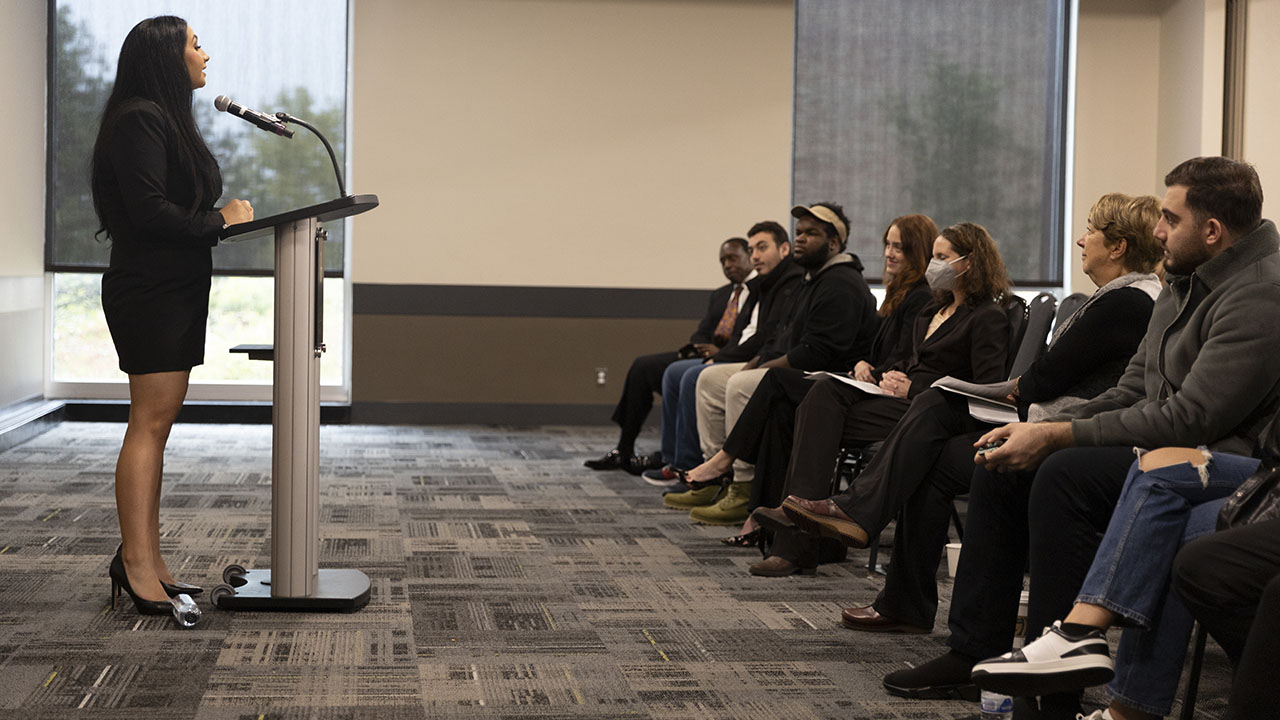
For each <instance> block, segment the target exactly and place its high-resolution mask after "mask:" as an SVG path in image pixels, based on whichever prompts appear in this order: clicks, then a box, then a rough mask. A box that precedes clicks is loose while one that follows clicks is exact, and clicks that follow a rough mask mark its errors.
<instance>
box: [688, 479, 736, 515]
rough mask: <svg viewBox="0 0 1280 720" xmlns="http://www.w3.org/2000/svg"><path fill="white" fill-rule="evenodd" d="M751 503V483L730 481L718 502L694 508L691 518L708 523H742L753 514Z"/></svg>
mask: <svg viewBox="0 0 1280 720" xmlns="http://www.w3.org/2000/svg"><path fill="white" fill-rule="evenodd" d="M750 503H751V483H749V482H736V483H730V485H729V487H728V489H727V490H725V492H724V494H723V495H721V496H720V500H719V501H718V502H716V504H714V505H707V506H704V507H695V508H693V510H691V511H690V512H689V519H690V520H692V521H694V522H699V523H705V524H707V525H741V524H742V523H743V522H745V521H746V519H747V516H748V515H750V514H751V511H750V510H748V508H747V506H748V505H749V504H750Z"/></svg>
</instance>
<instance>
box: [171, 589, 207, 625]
mask: <svg viewBox="0 0 1280 720" xmlns="http://www.w3.org/2000/svg"><path fill="white" fill-rule="evenodd" d="M169 602H170V603H172V604H173V620H174V622H176V623H178V624H179V625H181V626H182V627H195V624H196V623H198V622H200V606H199V605H196V601H195V600H192V599H191V596H190V595H188V594H186V593H179V594H178V595H177V596H175V597H172V598H170V599H169Z"/></svg>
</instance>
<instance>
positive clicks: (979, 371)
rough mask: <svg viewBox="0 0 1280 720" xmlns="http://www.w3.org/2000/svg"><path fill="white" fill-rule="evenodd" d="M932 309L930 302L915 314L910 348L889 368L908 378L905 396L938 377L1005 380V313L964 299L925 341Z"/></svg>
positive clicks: (934, 306)
mask: <svg viewBox="0 0 1280 720" xmlns="http://www.w3.org/2000/svg"><path fill="white" fill-rule="evenodd" d="M937 312H938V305H937V304H935V303H930V304H929V305H928V306H926V307H925V309H924V310H922V311H921V312H920V315H919V316H918V317H916V326H915V352H914V353H913V354H912V356H911V358H910V359H909V360H908V361H904V362H900V363H898V365H897V366H896V367H892V368H889V369H890V370H900V371H902V372H904V373H906V374H907V377H909V378H911V389H910V390H909V391H907V397H915V396H916V395H919V394H920V393H922V392H924V391H925V390H928V389H929V386H930V385H932V384H933V382H934V381H935V380H937V379H939V378H941V377H943V376H946V375H950V376H951V377H954V378H959V379H961V380H967V381H968V382H975V383H991V382H999V381H1001V380H1004V379H1005V366H1006V363H1007V361H1008V360H1009V316H1008V315H1007V314H1006V313H1005V311H1004V308H1002V307H1000V305H999V304H998V303H995V302H992V301H990V300H987V301H985V302H981V303H978V304H976V305H970V304H969V303H964V304H962V305H961V306H960V307H958V308H956V311H955V314H953V315H952V316H951V317H949V318H947V319H946V321H945V322H943V323H942V325H941V327H939V328H938V329H937V330H935V331H934V333H933V334H932V335H930V336H929V338H928V339H927V340H926V339H925V337H924V333H925V331H926V330H928V329H929V321H930V320H932V319H933V316H934V314H935V313H937Z"/></svg>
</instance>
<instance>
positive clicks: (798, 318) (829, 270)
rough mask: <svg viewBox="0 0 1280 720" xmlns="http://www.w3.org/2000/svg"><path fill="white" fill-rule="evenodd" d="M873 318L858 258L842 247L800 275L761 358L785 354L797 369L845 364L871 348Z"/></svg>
mask: <svg viewBox="0 0 1280 720" xmlns="http://www.w3.org/2000/svg"><path fill="white" fill-rule="evenodd" d="M876 320H877V318H876V301H875V298H874V297H872V295H871V288H869V287H867V281H866V280H865V279H863V277H862V262H861V261H860V260H858V256H857V255H852V254H848V253H841V254H839V255H836V256H835V257H834V258H832V259H831V260H830V261H829V262H828V263H827V264H826V265H824V266H822V268H820V269H819V270H817V271H816V272H811V273H808V274H806V275H805V277H804V279H803V280H802V281H801V284H800V287H799V289H797V290H796V292H795V295H794V297H793V301H792V307H791V311H790V312H789V313H788V315H787V320H786V322H785V323H784V324H783V326H782V328H781V329H780V330H779V331H778V333H776V334H775V335H774V336H773V337H772V338H771V339H770V340H768V341H767V342H766V343H765V346H764V347H763V348H762V349H761V351H760V362H762V363H764V362H768V361H770V360H773V359H774V358H777V357H781V356H783V355H786V356H787V362H788V363H789V364H790V365H791V367H793V368H796V369H799V370H808V371H812V370H831V371H835V372H839V371H844V370H848V369H850V368H851V367H852V366H853V365H854V363H856V362H858V360H861V359H862V358H864V357H866V356H867V354H868V353H869V351H870V350H871V341H872V339H873V338H874V337H875V335H876V331H877V329H878V328H879V323H878V322H876Z"/></svg>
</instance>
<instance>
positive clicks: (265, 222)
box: [209, 195, 378, 610]
mask: <svg viewBox="0 0 1280 720" xmlns="http://www.w3.org/2000/svg"><path fill="white" fill-rule="evenodd" d="M377 206H378V197H377V196H376V195H348V196H346V197H340V198H338V199H336V200H330V201H327V202H323V203H320V204H317V205H312V206H310V207H304V208H299V209H297V210H291V211H289V212H285V213H280V214H279V215H273V216H271V217H265V218H261V219H258V220H254V221H252V222H248V223H241V224H238V225H232V226H230V227H228V228H226V229H225V230H223V232H222V234H221V238H222V239H224V240H227V241H229V242H245V241H252V240H259V239H265V238H266V237H267V236H272V237H274V238H275V337H274V344H273V345H271V346H260V345H251V346H240V347H238V348H235V349H233V350H232V351H233V352H247V353H248V354H249V357H250V359H253V360H273V361H274V368H273V370H272V383H271V568H270V569H246V568H243V567H241V566H239V565H231V566H228V567H227V568H226V569H225V570H223V573H222V579H223V581H224V582H223V584H221V585H218V586H216V587H214V588H212V589H211V590H210V593H209V599H210V600H211V601H212V602H213V604H214V605H215V606H217V607H218V608H221V609H224V610H356V609H359V608H361V607H364V606H365V605H366V604H367V603H368V602H369V577H368V576H367V575H365V574H364V573H363V572H361V571H360V570H346V569H327V568H326V569H323V570H321V569H320V567H319V553H320V501H319V497H320V452H319V451H320V448H319V445H320V355H321V353H323V352H324V344H323V337H324V334H323V313H322V310H321V308H322V299H323V290H322V287H323V286H322V283H323V281H324V240H325V231H324V229H323V227H322V226H321V223H322V222H327V221H332V220H340V219H342V218H345V217H349V216H352V215H358V214H360V213H363V212H367V211H369V210H372V209H373V208H375V207H377Z"/></svg>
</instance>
